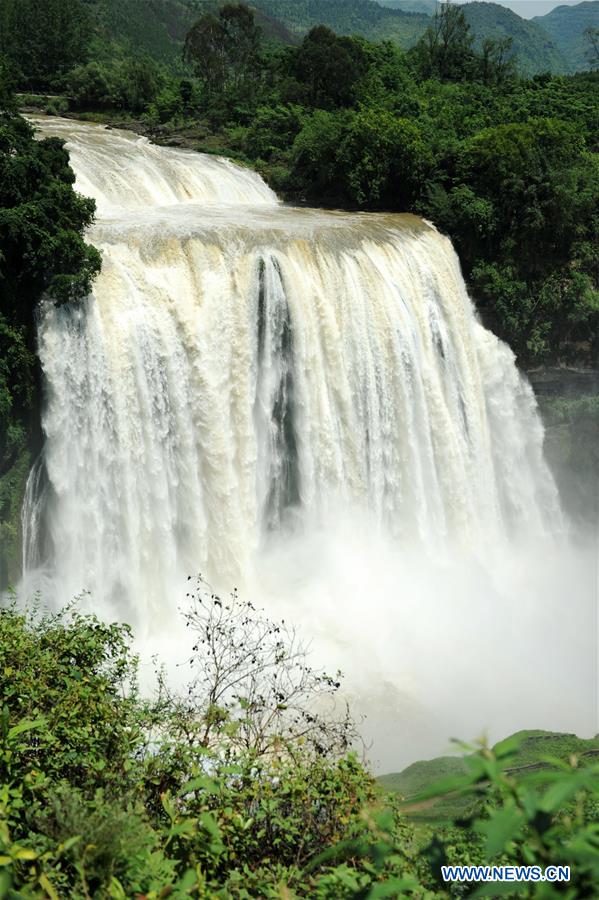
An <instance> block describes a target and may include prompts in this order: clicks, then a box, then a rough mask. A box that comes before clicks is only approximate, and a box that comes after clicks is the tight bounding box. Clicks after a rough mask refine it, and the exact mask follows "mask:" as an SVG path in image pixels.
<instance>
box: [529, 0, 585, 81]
mask: <svg viewBox="0 0 599 900" xmlns="http://www.w3.org/2000/svg"><path fill="white" fill-rule="evenodd" d="M531 21H532V22H533V23H534V24H537V25H540V26H541V27H542V28H544V29H545V31H546V32H547V34H549V35H550V37H551V38H552V40H553V42H554V43H555V45H556V46H557V47H558V48H559V50H560V51H561V53H562V55H563V56H564V57H565V58H566V59H567V60H568V62H569V63H570V69H571V71H573V72H582V71H585V70H586V69H589V68H590V66H589V60H588V56H587V53H588V50H589V44H588V41H587V39H586V38H585V36H584V31H585V29H586V28H589V27H590V28H599V0H585V2H583V3H578V4H577V5H576V6H558V7H556V8H555V9H552V10H551V12H550V13H547V15H546V16H535V18H534V19H532V20H531Z"/></svg>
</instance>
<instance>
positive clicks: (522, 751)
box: [377, 730, 599, 820]
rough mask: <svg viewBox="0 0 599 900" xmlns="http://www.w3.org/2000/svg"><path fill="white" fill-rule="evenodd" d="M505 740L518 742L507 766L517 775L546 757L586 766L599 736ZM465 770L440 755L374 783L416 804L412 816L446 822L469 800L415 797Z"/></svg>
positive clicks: (530, 734)
mask: <svg viewBox="0 0 599 900" xmlns="http://www.w3.org/2000/svg"><path fill="white" fill-rule="evenodd" d="M508 740H516V741H518V742H519V745H518V749H517V751H516V752H515V754H514V756H513V757H512V758H511V760H510V763H509V767H508V771H509V772H510V773H511V774H513V775H516V776H517V775H518V773H520V772H521V773H522V774H524V773H528V772H530V771H534V770H535V769H536V768H539V769H540V768H543V767H545V766H548V765H549V763H547V762H546V761H545V760H546V759H547V758H550V759H561V760H564V761H567V760H569V759H570V757H572V756H576V757H578V759H579V760H580V762H581V763H585V762H590V761H591V760H594V759H596V758H597V757H598V756H599V735H598V736H597V737H594V738H590V739H588V740H585V739H584V738H579V737H576V735H574V734H559V733H555V732H551V731H540V730H532V731H519V732H517V733H516V734H514V735H512V737H511V738H509V739H508ZM467 768H468V767H467V764H466V762H465V761H464V758H463V757H461V756H439V757H437V758H436V759H427V760H421V761H419V762H415V763H412V765H410V766H408V767H407V768H406V769H403V771H401V772H392V773H390V774H388V775H381V776H379V778H378V779H377V781H378V783H379V784H380V785H381V787H383V788H384V789H385V790H386V791H389V792H391V793H395V794H400V795H401V796H402V797H403V798H404V799H405V800H406V801H407V802H408V804H409V803H410V801H412V800H414V801H415V803H414V806H413V807H412V808H410V809H409V814H410V815H411V816H412V817H414V818H418V819H426V820H428V819H431V820H433V819H445V818H450V817H453V816H456V815H457V816H460V815H464V814H465V813H466V812H469V811H471V809H472V806H473V799H472V797H468V796H465V797H464V796H461V797H455V796H454V797H452V796H451V795H449V796H445V797H441V798H439V799H438V800H435V801H424V802H422V803H419V802H418V801H417V798H418V796H419V795H420V794H422V793H423V792H424V791H426V790H427V789H428V788H430V787H431V786H433V785H434V784H436V783H437V782H441V781H444V780H445V779H447V778H452V777H454V776H459V775H463V774H464V773H465V772H466V771H467Z"/></svg>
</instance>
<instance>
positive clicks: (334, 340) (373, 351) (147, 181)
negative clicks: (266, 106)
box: [24, 120, 562, 631]
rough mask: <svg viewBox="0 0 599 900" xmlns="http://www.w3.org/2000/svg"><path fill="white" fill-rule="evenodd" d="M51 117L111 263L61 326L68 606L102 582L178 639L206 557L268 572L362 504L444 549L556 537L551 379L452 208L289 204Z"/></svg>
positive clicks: (50, 338)
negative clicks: (272, 563)
mask: <svg viewBox="0 0 599 900" xmlns="http://www.w3.org/2000/svg"><path fill="white" fill-rule="evenodd" d="M41 131H42V133H43V134H58V135H59V136H61V137H64V138H65V139H66V140H67V142H68V143H67V146H68V148H69V150H70V153H71V161H72V165H73V167H74V169H75V172H76V175H77V187H78V189H79V190H81V191H82V192H83V193H86V194H88V195H91V196H93V197H94V198H95V199H96V201H97V205H98V217H97V222H96V224H95V225H94V226H93V228H92V229H91V230H90V232H89V240H90V241H91V242H92V243H94V244H95V245H96V246H97V247H98V248H99V249H100V250H101V252H102V257H103V266H102V272H101V274H100V276H99V277H98V279H97V281H96V282H95V285H94V289H93V294H92V296H90V297H89V298H88V300H87V301H86V302H85V303H83V304H81V305H79V306H76V307H69V306H66V307H62V308H60V309H58V308H55V307H54V306H52V305H47V306H45V307H44V309H43V310H42V315H41V319H40V325H39V355H40V359H41V363H42V367H43V372H44V378H45V385H46V402H45V407H44V412H43V428H44V433H45V436H46V441H45V449H44V455H43V464H44V467H45V473H46V474H45V488H44V493H43V502H40V490H39V484H38V483H40V482H41V481H42V480H43V479H41V476H40V473H39V471H36V473H35V474H34V475H32V481H31V483H30V489H29V491H28V497H27V502H26V506H25V509H24V521H25V523H26V526H27V528H26V531H27V540H26V542H25V551H26V559H25V568H26V569H28V570H32V569H36V568H37V569H39V568H40V567H42V568H43V569H44V571H45V572H46V575H47V578H48V579H49V583H50V584H52V585H53V586H54V589H55V591H56V594H57V596H58V597H60V599H61V600H62V601H63V602H64V600H66V598H68V597H70V596H72V595H74V594H76V593H78V592H80V591H81V590H82V589H87V590H89V591H90V592H91V596H92V598H93V604H94V607H95V608H96V609H98V610H99V611H101V612H102V613H103V614H105V615H118V616H119V617H121V618H126V619H129V620H134V621H136V622H142V623H145V626H146V627H147V628H148V629H149V630H150V631H151V630H152V628H155V629H157V630H160V629H161V628H162V627H163V625H164V621H165V619H166V618H168V616H169V614H170V612H171V611H172V610H174V609H175V608H176V604H177V600H178V595H177V591H178V585H179V584H180V582H181V580H182V578H183V577H184V576H186V575H187V574H189V573H195V572H198V571H202V572H203V573H205V574H207V575H208V576H209V577H210V578H212V579H213V580H216V581H217V582H218V583H221V584H229V585H231V584H233V583H236V584H238V585H243V584H244V583H247V584H250V583H252V580H253V579H254V580H255V579H256V578H262V579H263V583H265V582H266V581H268V572H265V571H264V570H263V569H262V570H261V569H260V559H263V558H264V556H263V551H264V548H268V546H269V545H276V546H277V547H281V542H282V543H283V544H285V542H286V541H287V540H288V546H292V545H293V541H294V540H297V539H298V535H303V536H304V538H306V536H308V538H309V536H310V534H314V535H316V534H323V533H326V532H327V531H328V532H329V533H330V530H331V529H334V527H335V526H334V525H333V524H331V523H334V522H337V523H338V522H343V521H347V520H348V519H349V518H352V517H353V518H354V519H356V518H357V519H358V520H360V521H361V522H368V523H369V525H368V527H369V528H371V529H373V530H374V531H375V532H377V533H380V534H381V535H383V537H384V539H385V540H386V541H390V542H391V545H392V546H393V547H395V548H396V551H397V553H398V554H401V552H403V550H405V548H407V547H410V548H412V549H413V550H414V552H415V553H418V554H421V556H420V558H421V559H425V560H429V561H434V562H435V564H436V565H438V564H445V562H448V561H450V560H451V559H452V557H453V556H454V555H456V554H459V555H460V557H462V556H463V555H466V556H468V557H471V558H472V559H475V560H478V561H479V562H480V561H482V560H485V559H487V560H488V559H489V558H490V556H491V555H492V554H493V553H494V552H496V551H497V550H498V548H501V547H504V546H505V545H509V544H510V543H512V542H516V541H522V540H524V539H526V540H528V539H530V538H531V537H533V538H537V537H540V536H542V535H543V534H548V533H551V534H556V533H558V532H559V531H560V529H561V527H562V525H561V514H560V509H559V502H558V497H557V492H556V489H555V485H554V483H553V480H552V478H551V475H550V474H549V472H548V470H547V467H546V465H545V463H544V460H543V455H542V441H543V433H542V426H541V424H540V420H539V418H538V415H537V412H536V407H535V402H534V398H533V395H532V391H531V389H530V387H529V385H528V384H527V382H526V381H525V380H524V379H523V378H522V377H521V376H520V375H519V374H518V372H517V369H516V366H515V363H514V358H513V354H512V353H511V352H510V350H509V349H508V348H507V347H506V346H505V345H503V344H502V343H501V342H500V341H498V340H497V339H496V338H495V337H494V336H493V335H491V334H490V333H489V332H488V331H486V330H485V329H484V328H483V327H482V326H481V325H480V323H479V322H478V320H477V318H476V315H475V312H474V309H473V305H472V303H471V301H470V300H469V298H468V296H467V293H466V289H465V285H464V282H463V280H462V277H461V274H460V268H459V262H458V260H457V257H456V255H455V253H454V251H453V249H452V247H451V244H450V242H449V241H448V240H447V239H446V238H445V237H442V236H441V235H440V234H439V233H438V232H437V231H436V230H435V229H434V228H433V227H432V226H431V225H429V224H428V223H426V222H423V221H421V220H418V219H416V218H415V217H412V216H399V215H358V214H341V213H324V212H320V211H314V210H312V211H309V210H299V209H291V208H285V207H282V206H281V205H279V204H278V202H277V199H276V197H275V195H274V194H273V193H272V192H271V191H270V190H269V189H268V187H267V186H266V185H265V184H264V182H263V181H262V180H261V179H260V178H259V177H258V176H257V175H256V174H255V173H253V172H251V171H249V170H246V169H243V168H241V167H239V166H236V165H234V164H233V163H231V162H229V161H226V160H221V159H216V158H212V157H206V156H202V155H199V154H194V153H191V152H185V151H174V150H169V149H162V148H158V147H155V146H152V145H151V144H149V143H148V142H147V141H145V140H144V139H140V138H138V137H135V136H131V135H128V134H124V133H120V132H116V131H109V130H105V129H103V128H100V127H97V126H89V125H85V126H83V125H76V124H73V123H71V122H63V121H56V120H52V121H50V122H48V121H45V122H44V123H43V124H42V127H41ZM40 507H43V508H42V509H41V508H40ZM322 529H325V531H324V532H323V531H322ZM396 551H393V552H394V553H395V552H396ZM364 552H366V550H364ZM261 554H262V555H261ZM372 564H373V566H376V562H375V561H374V560H373V562H372ZM291 568H292V567H291ZM306 574H307V573H306ZM294 577H295V578H296V579H297V575H295V576H294ZM276 590H277V591H280V581H279V582H278V583H277V588H276ZM294 590H295V588H294ZM292 592H293V591H292V590H291V589H290V593H292Z"/></svg>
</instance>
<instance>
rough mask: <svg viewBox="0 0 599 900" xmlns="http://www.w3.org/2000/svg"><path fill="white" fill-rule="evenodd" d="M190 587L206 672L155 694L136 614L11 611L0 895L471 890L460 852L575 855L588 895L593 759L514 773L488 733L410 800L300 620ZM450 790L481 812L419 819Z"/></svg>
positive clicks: (3, 653) (3, 722) (593, 850)
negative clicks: (146, 682)
mask: <svg viewBox="0 0 599 900" xmlns="http://www.w3.org/2000/svg"><path fill="white" fill-rule="evenodd" d="M192 593H193V599H192V604H191V607H190V613H189V619H188V621H189V626H190V630H191V634H192V635H193V637H195V638H196V645H195V647H194V650H193V656H192V659H191V662H192V663H193V666H192V668H191V669H190V674H193V672H195V673H196V675H195V676H194V677H193V678H192V680H191V682H190V685H189V689H188V690H183V691H182V692H178V693H173V692H172V691H170V690H169V689H168V688H167V685H166V679H165V677H164V675H162V676H161V677H160V680H159V688H158V691H157V693H156V695H155V697H154V698H152V699H147V700H145V699H143V698H142V697H141V696H140V694H139V691H138V689H137V686H136V673H137V660H136V658H135V656H134V655H133V654H132V653H131V649H130V642H131V635H130V632H129V630H128V628H127V627H125V626H121V625H106V624H103V623H101V622H99V621H98V620H97V619H95V618H93V617H87V616H83V615H81V614H79V613H78V612H77V610H76V608H72V609H71V610H64V611H63V612H62V613H60V614H58V615H40V614H39V613H36V612H35V611H34V612H33V613H30V614H26V613H22V612H18V611H17V610H16V609H15V608H14V607H11V606H5V607H4V608H2V609H0V671H1V672H2V679H0V896H3V897H7V898H10V900H17V898H32V897H49V898H51V900H55V898H57V897H70V898H71V897H72V898H74V900H76V898H86V900H90V898H94V900H95V898H98V900H100V898H106V897H111V898H115V900H124V898H128V897H133V896H137V895H143V896H145V897H147V898H148V900H152V898H154V900H156V898H159V897H166V896H172V897H175V898H183V897H188V896H193V897H199V898H213V897H221V898H239V900H242V898H250V897H252V898H259V897H262V898H288V900H292V898H294V897H315V898H323V900H325V898H326V900H329V898H338V900H343V898H347V900H359V898H372V900H375V898H377V897H378V898H380V897H400V896H412V895H413V896H416V897H422V898H426V897H428V898H433V897H440V898H443V897H445V898H448V897H461V896H471V895H472V886H468V885H462V886H459V885H453V886H452V885H446V884H444V883H443V882H442V880H441V877H440V866H441V865H442V864H443V863H445V862H449V863H451V864H458V863H459V864H468V863H484V862H497V863H504V864H506V863H514V864H529V865H535V864H538V865H541V866H545V865H547V864H549V863H551V864H554V865H560V864H565V865H571V866H572V880H571V882H570V884H569V885H568V894H567V895H568V896H569V897H571V898H578V897H585V896H591V895H592V893H593V889H594V885H596V884H597V883H598V881H597V879H598V878H599V835H598V832H597V826H596V824H595V820H596V815H597V809H598V803H599V795H598V789H599V787H598V786H599V779H598V777H597V776H598V774H599V773H598V771H597V767H596V766H592V765H583V763H584V762H585V760H584V757H583V756H579V757H576V756H575V755H572V756H571V758H570V759H569V761H568V762H567V763H563V762H561V761H559V760H555V761H554V762H552V763H551V764H546V765H544V766H543V767H540V768H539V769H538V770H537V771H536V772H535V773H534V776H532V777H531V776H530V775H529V776H527V777H523V776H522V775H521V776H520V777H518V778H517V779H515V778H514V775H513V774H511V772H512V770H513V768H514V761H515V760H519V758H520V756H519V755H521V754H522V753H524V754H526V750H525V749H523V748H522V747H520V749H519V741H518V740H515V741H514V740H510V741H507V742H503V743H502V744H500V745H498V746H497V747H496V748H494V749H493V750H489V749H487V748H484V747H483V748H479V749H478V750H477V751H476V752H474V753H472V752H471V753H470V754H469V755H468V756H467V757H465V759H464V760H459V759H458V760H457V761H456V766H455V767H454V768H455V769H457V772H458V774H457V775H456V774H455V773H454V774H452V776H451V777H450V778H449V779H447V778H446V779H445V781H444V783H442V784H440V785H439V786H437V785H432V786H431V783H430V779H429V780H428V781H427V780H426V779H425V780H424V781H422V780H421V781H420V782H419V784H418V785H417V792H419V793H418V796H416V798H414V797H412V798H411V801H410V805H409V806H407V807H405V810H406V811H405V812H404V811H402V809H403V807H402V803H401V801H400V799H399V798H397V797H394V796H388V797H386V796H385V795H384V794H382V793H381V791H380V788H379V787H377V785H376V783H375V781H374V780H373V779H372V777H371V776H370V775H369V773H368V771H367V770H366V769H365V768H364V766H363V765H362V764H360V762H359V761H358V759H357V758H356V757H355V756H353V755H351V754H350V755H347V754H346V746H345V745H344V744H343V742H341V743H339V735H340V733H345V734H348V732H347V731H344V730H343V726H342V732H340V731H339V726H340V723H343V722H344V721H345V722H347V718H343V717H342V718H341V719H334V718H333V717H332V714H331V713H329V714H327V715H323V714H321V713H319V712H317V710H318V709H322V705H321V704H320V703H319V702H318V697H319V696H323V695H322V691H323V690H324V692H325V695H329V696H332V695H334V693H335V691H336V688H337V685H338V681H337V680H336V679H330V678H329V677H328V676H326V675H325V674H324V673H319V672H318V671H316V670H313V669H311V668H310V667H309V666H306V658H305V648H303V647H302V645H301V642H298V640H297V636H296V635H295V634H294V632H293V631H290V630H289V629H286V628H285V627H283V626H282V625H281V624H277V623H272V622H269V621H268V620H266V619H264V617H263V616H262V614H261V613H260V612H259V611H256V610H254V609H253V608H252V607H251V606H250V605H249V604H246V603H243V602H241V601H240V600H239V599H238V598H237V597H235V596H233V597H231V598H229V599H227V600H225V599H222V600H221V598H219V597H217V596H216V595H214V594H212V593H211V592H210V591H209V590H208V589H207V587H206V585H204V584H203V583H202V582H199V583H198V586H197V590H196V591H194V592H192ZM245 650H248V651H249V652H244V651H245ZM273 651H274V655H273ZM302 670H305V671H307V672H308V673H309V675H308V678H307V680H306V678H305V675H302V674H301V671H302ZM225 671H226V672H227V674H226V675H225V679H224V682H223V678H222V673H223V672H225ZM288 704H289V705H288ZM264 738H267V739H266V741H265V740H264ZM516 738H518V736H516ZM525 745H526V740H525V741H524V744H523V747H525ZM558 745H559V748H560V749H562V745H561V743H559V741H558ZM554 749H555V747H554V746H553V745H551V746H549V744H548V746H547V755H551V753H552V752H553V751H554ZM569 749H570V750H571V751H572V754H576V753H577V752H578V745H574V744H572V746H571V747H570V748H569ZM559 753H560V750H558V755H559ZM591 761H592V760H591ZM587 762H589V760H587ZM435 774H438V772H436V773H435ZM445 796H448V797H449V798H450V800H451V803H452V804H453V807H454V808H455V805H456V797H463V798H464V802H463V803H462V804H461V806H460V807H459V808H460V809H462V810H468V815H467V817H464V816H463V815H462V817H461V819H460V821H459V822H455V823H452V822H450V821H438V822H437V823H434V824H432V823H431V824H424V825H423V824H422V823H418V824H414V823H413V822H412V820H411V818H410V815H411V814H410V812H409V811H410V809H414V804H415V802H416V804H421V805H424V806H426V805H427V804H429V803H430V802H431V801H433V802H437V803H438V802H439V800H438V798H439V797H441V799H442V798H443V797H445ZM494 887H495V888H496V885H494ZM522 888H523V891H522V893H521V896H527V897H539V898H545V897H554V896H561V894H558V893H556V892H555V891H554V889H553V888H552V887H551V886H550V885H532V884H531V885H523V886H522ZM479 895H480V894H479Z"/></svg>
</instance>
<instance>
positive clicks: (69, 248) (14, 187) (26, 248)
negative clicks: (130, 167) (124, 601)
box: [0, 67, 100, 586]
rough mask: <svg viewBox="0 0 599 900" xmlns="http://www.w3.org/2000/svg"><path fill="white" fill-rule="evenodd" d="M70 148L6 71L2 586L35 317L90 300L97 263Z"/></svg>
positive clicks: (10, 547) (33, 425) (18, 494)
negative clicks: (43, 306) (44, 125)
mask: <svg viewBox="0 0 599 900" xmlns="http://www.w3.org/2000/svg"><path fill="white" fill-rule="evenodd" d="M74 180H75V178H74V175H73V172H72V170H71V169H70V167H69V159H68V154H67V153H66V151H65V150H64V148H63V145H62V143H61V142H60V141H58V140H56V139H50V140H44V141H36V140H35V139H34V133H33V129H32V128H31V126H30V125H29V124H28V123H27V122H26V121H25V120H24V119H23V118H22V117H21V116H20V115H18V113H17V108H16V102H15V99H14V96H13V94H12V92H11V89H10V84H9V77H8V72H7V70H6V68H5V67H2V68H0V539H1V540H0V586H5V584H6V581H7V580H8V576H9V575H10V574H14V575H16V574H17V571H18V569H17V561H16V559H15V556H16V552H17V549H16V548H17V546H18V535H17V533H16V532H17V525H16V523H17V522H18V509H19V507H20V503H21V499H22V496H23V490H24V479H25V477H26V474H27V470H28V466H29V462H30V450H31V448H32V444H33V443H34V440H33V438H34V435H35V432H36V430H37V429H39V408H38V399H39V398H38V379H37V374H36V360H35V352H34V351H35V334H34V321H35V314H36V310H37V307H38V305H39V303H40V302H41V301H42V298H47V300H48V302H57V303H63V302H65V301H67V300H73V299H78V298H80V297H83V296H84V295H85V294H86V293H87V292H88V290H89V286H90V283H91V279H92V278H93V276H94V274H95V273H96V271H97V270H98V268H99V265H100V259H99V254H98V253H97V251H96V250H95V249H94V248H92V247H89V246H88V245H86V244H85V242H84V240H83V238H82V234H83V231H84V229H85V228H86V226H87V225H88V224H89V223H90V222H91V220H92V217H93V213H94V203H93V201H92V200H89V199H86V198H84V197H81V196H79V195H78V194H77V193H76V192H75V191H74V190H73V182H74Z"/></svg>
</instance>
